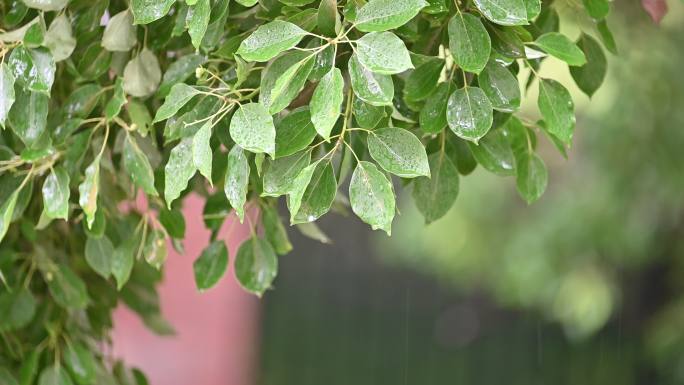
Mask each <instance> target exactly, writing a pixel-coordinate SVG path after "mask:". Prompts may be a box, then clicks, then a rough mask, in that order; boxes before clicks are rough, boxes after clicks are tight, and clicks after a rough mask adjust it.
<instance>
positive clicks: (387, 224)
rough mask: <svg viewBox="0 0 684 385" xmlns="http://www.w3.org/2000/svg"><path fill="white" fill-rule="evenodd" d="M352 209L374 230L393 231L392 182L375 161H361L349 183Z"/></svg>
mask: <svg viewBox="0 0 684 385" xmlns="http://www.w3.org/2000/svg"><path fill="white" fill-rule="evenodd" d="M349 201H350V202H351V206H352V210H353V211H354V213H355V214H356V215H357V216H358V217H359V218H361V220H363V221H364V222H366V223H368V224H369V225H370V226H371V228H372V229H373V230H377V229H381V230H384V231H385V232H387V234H388V235H390V234H391V233H392V219H394V211H395V201H394V191H393V190H392V183H391V182H390V181H389V180H388V179H387V178H386V177H385V175H384V174H383V173H381V172H380V171H379V170H378V168H377V167H375V165H374V164H373V163H370V162H364V161H361V162H359V164H358V165H357V166H356V169H355V170H354V173H353V174H352V177H351V181H350V183H349Z"/></svg>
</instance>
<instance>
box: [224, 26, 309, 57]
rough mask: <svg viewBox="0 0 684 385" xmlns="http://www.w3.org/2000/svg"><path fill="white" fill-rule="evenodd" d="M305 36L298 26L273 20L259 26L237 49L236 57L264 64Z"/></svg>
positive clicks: (304, 32)
mask: <svg viewBox="0 0 684 385" xmlns="http://www.w3.org/2000/svg"><path fill="white" fill-rule="evenodd" d="M304 35H306V31H304V30H303V29H301V28H299V27H298V26H296V25H294V24H292V23H288V22H286V21H282V20H274V21H272V22H270V23H266V24H264V25H261V26H259V28H257V30H256V31H254V32H253V33H252V34H251V35H249V37H247V39H245V40H244V41H243V42H242V43H241V44H240V48H238V50H237V53H238V55H240V56H242V58H243V59H245V60H247V61H258V62H265V61H269V60H271V59H273V58H274V57H276V56H277V55H278V54H279V53H281V52H283V51H287V50H288V49H290V48H292V47H294V46H296V45H297V44H298V43H299V42H300V41H301V40H302V38H303V37H304Z"/></svg>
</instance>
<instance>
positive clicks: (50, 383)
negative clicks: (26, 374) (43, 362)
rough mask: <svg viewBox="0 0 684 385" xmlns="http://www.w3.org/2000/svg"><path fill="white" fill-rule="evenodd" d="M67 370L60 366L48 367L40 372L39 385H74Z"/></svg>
mask: <svg viewBox="0 0 684 385" xmlns="http://www.w3.org/2000/svg"><path fill="white" fill-rule="evenodd" d="M73 384H74V383H73V382H72V381H71V377H69V374H68V373H67V371H66V368H64V367H62V366H59V364H56V365H52V366H48V367H46V368H44V369H43V370H42V371H41V372H40V377H38V385H73Z"/></svg>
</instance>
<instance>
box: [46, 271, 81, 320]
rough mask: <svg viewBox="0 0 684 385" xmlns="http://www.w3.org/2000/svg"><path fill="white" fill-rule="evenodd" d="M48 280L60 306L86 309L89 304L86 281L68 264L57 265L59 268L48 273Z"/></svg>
mask: <svg viewBox="0 0 684 385" xmlns="http://www.w3.org/2000/svg"><path fill="white" fill-rule="evenodd" d="M46 281H47V284H48V289H49V290H50V294H51V295H52V298H54V299H55V302H57V303H58V304H59V305H60V306H62V307H65V308H73V309H84V308H85V307H86V306H87V305H88V294H87V291H86V285H85V283H84V282H83V281H82V280H81V278H79V276H78V275H76V273H74V272H73V270H71V269H70V268H69V267H67V266H66V265H62V264H59V265H57V270H55V271H52V272H50V274H49V275H46Z"/></svg>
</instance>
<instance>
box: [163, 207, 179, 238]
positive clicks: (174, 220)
mask: <svg viewBox="0 0 684 385" xmlns="http://www.w3.org/2000/svg"><path fill="white" fill-rule="evenodd" d="M159 222H160V223H161V224H162V226H164V229H166V232H167V233H168V234H169V235H170V236H171V237H172V238H176V239H183V238H184V237H185V217H184V216H183V213H181V212H180V211H178V210H168V209H165V208H164V209H161V210H160V212H159Z"/></svg>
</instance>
